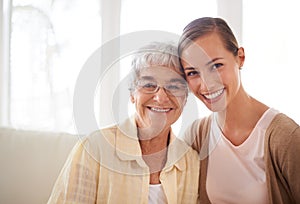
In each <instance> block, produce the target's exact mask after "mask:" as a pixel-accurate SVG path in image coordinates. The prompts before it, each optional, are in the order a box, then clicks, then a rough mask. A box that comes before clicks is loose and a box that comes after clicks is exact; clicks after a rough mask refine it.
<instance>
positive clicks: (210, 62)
mask: <svg viewBox="0 0 300 204" xmlns="http://www.w3.org/2000/svg"><path fill="white" fill-rule="evenodd" d="M219 59H223V58H222V57H216V58H214V59H212V60H211V61H209V62H207V63H206V64H205V65H206V66H207V65H210V64H212V63H214V62H215V61H217V60H219Z"/></svg>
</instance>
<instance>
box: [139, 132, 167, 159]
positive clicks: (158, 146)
mask: <svg viewBox="0 0 300 204" xmlns="http://www.w3.org/2000/svg"><path fill="white" fill-rule="evenodd" d="M170 131H171V130H170V128H169V129H167V130H164V131H162V132H161V133H160V134H159V135H157V136H153V137H151V138H150V139H148V138H149V136H148V134H147V138H146V137H144V136H143V131H141V130H140V131H139V143H140V146H141V150H142V154H143V155H146V154H152V153H156V152H159V151H161V150H163V149H166V147H167V146H168V142H169V137H170Z"/></svg>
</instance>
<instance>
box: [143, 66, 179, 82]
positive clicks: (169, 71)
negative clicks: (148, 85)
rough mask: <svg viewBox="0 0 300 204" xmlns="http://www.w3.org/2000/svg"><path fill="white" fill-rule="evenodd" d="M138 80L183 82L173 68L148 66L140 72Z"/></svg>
mask: <svg viewBox="0 0 300 204" xmlns="http://www.w3.org/2000/svg"><path fill="white" fill-rule="evenodd" d="M139 78H140V79H141V78H144V79H153V80H156V81H172V80H174V79H180V80H184V78H183V77H182V76H181V75H180V74H178V73H177V72H176V71H175V68H173V67H164V66H149V67H145V68H142V69H141V70H140V75H139Z"/></svg>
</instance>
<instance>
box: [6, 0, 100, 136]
mask: <svg viewBox="0 0 300 204" xmlns="http://www.w3.org/2000/svg"><path fill="white" fill-rule="evenodd" d="M10 43H11V44H10V45H11V46H10V64H9V65H10V92H9V93H10V99H9V101H10V110H9V115H10V125H11V126H13V127H16V128H23V129H39V130H53V131H67V132H74V130H75V129H74V124H73V118H72V117H73V108H72V100H73V91H74V85H75V83H76V78H77V75H78V73H79V71H80V69H81V67H82V65H83V64H84V63H85V61H86V59H87V58H88V57H89V55H90V54H91V53H92V52H93V51H94V50H95V49H96V48H97V47H99V46H100V44H101V17H100V5H99V2H98V1H97V0H72V1H70V0H57V1H55V0H43V1H41V0H39V1H34V0H13V1H12V18H11V35H10Z"/></svg>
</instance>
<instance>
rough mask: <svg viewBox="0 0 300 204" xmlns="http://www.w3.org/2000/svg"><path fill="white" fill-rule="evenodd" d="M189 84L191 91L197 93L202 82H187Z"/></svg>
mask: <svg viewBox="0 0 300 204" xmlns="http://www.w3.org/2000/svg"><path fill="white" fill-rule="evenodd" d="M187 83H188V86H189V89H190V90H191V91H192V92H193V93H195V92H197V90H198V89H199V87H200V81H199V80H196V79H192V80H187Z"/></svg>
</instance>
